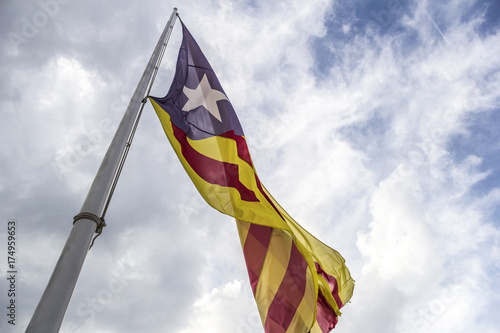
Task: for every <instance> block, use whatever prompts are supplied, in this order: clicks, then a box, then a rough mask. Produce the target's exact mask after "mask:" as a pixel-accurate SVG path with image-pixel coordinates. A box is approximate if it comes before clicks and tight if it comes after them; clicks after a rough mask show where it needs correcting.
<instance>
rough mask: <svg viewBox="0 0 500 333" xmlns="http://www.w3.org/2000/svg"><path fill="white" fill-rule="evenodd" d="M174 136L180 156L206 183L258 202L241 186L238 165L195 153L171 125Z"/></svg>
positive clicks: (176, 128)
mask: <svg viewBox="0 0 500 333" xmlns="http://www.w3.org/2000/svg"><path fill="white" fill-rule="evenodd" d="M172 129H173V132H174V136H175V138H176V139H177V141H179V143H180V144H181V150H182V155H183V156H184V158H185V159H186V161H187V162H188V163H189V165H190V166H191V168H193V170H194V171H195V172H196V173H197V174H198V176H200V177H201V178H202V179H203V180H205V181H206V182H208V183H211V184H216V185H220V186H225V187H232V188H234V189H236V190H237V191H238V192H239V193H240V195H241V199H242V200H245V201H250V202H252V201H259V199H257V196H256V195H255V193H254V192H253V191H252V190H250V189H248V188H247V187H246V186H245V185H243V184H242V183H241V181H240V179H239V170H238V165H237V164H233V163H228V162H220V161H217V160H215V159H213V158H210V157H208V156H205V155H203V154H201V153H199V152H198V151H196V150H195V149H194V148H193V147H191V145H190V144H189V142H188V140H187V136H186V133H185V132H184V131H183V130H181V129H180V128H178V127H177V126H175V125H174V123H172Z"/></svg>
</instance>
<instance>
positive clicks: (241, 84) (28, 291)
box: [0, 0, 500, 333]
mask: <svg viewBox="0 0 500 333" xmlns="http://www.w3.org/2000/svg"><path fill="white" fill-rule="evenodd" d="M174 6H177V7H178V8H179V13H180V15H181V18H182V19H183V21H184V22H185V24H186V25H187V27H188V29H190V31H191V33H192V34H193V36H194V37H195V39H196V40H197V41H198V43H199V44H200V46H201V48H202V50H203V51H204V53H205V55H206V56H207V58H208V59H209V61H210V62H211V64H212V66H213V68H214V70H215V71H216V73H217V74H218V77H219V80H220V81H221V83H222V85H223V87H224V89H225V91H226V93H227V95H228V97H229V99H230V100H231V102H232V103H233V105H234V107H235V110H236V112H237V113H238V115H239V118H240V122H241V123H242V126H243V129H244V131H245V134H246V137H247V141H248V143H249V146H250V150H251V153H252V157H253V160H254V163H255V165H256V168H257V171H258V173H259V176H260V178H261V180H262V181H263V183H264V184H265V185H266V187H267V188H268V189H269V191H270V192H271V193H272V194H273V196H274V197H275V198H276V199H277V200H278V201H279V202H280V203H281V205H282V206H283V207H284V208H285V209H287V211H288V212H289V213H290V214H291V215H292V216H293V217H294V218H295V219H296V220H297V221H298V222H299V223H301V224H302V225H303V226H304V227H306V228H307V229H308V230H309V231H310V232H311V233H313V234H314V235H316V236H318V238H320V239H321V240H322V241H324V242H325V243H327V244H329V245H330V246H331V247H333V248H335V249H337V250H338V251H339V252H340V253H341V254H342V255H343V256H344V257H345V259H346V261H347V265H348V267H349V268H350V270H351V274H352V276H353V277H354V279H355V280H356V288H355V291H354V296H353V298H352V300H351V303H350V304H348V305H347V306H346V307H344V309H343V315H342V317H341V318H340V321H339V324H338V326H337V328H336V329H335V330H334V332H339V333H340V332H375V333H378V332H380V333H387V332H471V331H472V332H485V333H488V332H500V318H499V317H498V309H499V308H500V264H499V263H500V237H499V236H500V209H498V204H499V202H500V188H499V185H500V182H499V180H500V170H499V167H498V164H499V150H500V144H499V142H500V134H499V133H500V131H499V128H500V114H499V107H500V57H499V56H498V54H500V34H499V29H500V4H499V2H498V1H494V0H491V1H474V0H460V1H453V2H451V1H445V2H440V3H435V2H428V1H423V0H422V1H420V0H404V1H403V0H399V1H398V0H394V1H381V0H376V1H367V0H355V1H350V2H344V3H342V2H338V1H327V0H311V1H286V2H285V1H260V0H257V1H249V0H248V1H243V0H241V1H203V2H202V1H191V0H186V1H182V2H173V1H170V0H169V1H141V2H137V1H129V0H126V1H95V0H90V1H85V2H77V1H72V0H64V1H63V0H41V1H39V2H37V1H29V2H24V1H14V0H4V1H1V2H0V32H1V35H0V44H1V46H0V54H1V62H0V77H1V79H0V112H1V116H2V119H1V121H0V129H1V131H0V142H1V145H0V219H1V220H2V223H1V225H0V227H1V230H0V242H1V244H3V245H2V249H1V250H0V251H3V253H0V277H2V276H5V274H6V273H5V272H6V270H7V266H6V249H5V240H6V228H7V227H6V226H7V221H9V220H10V219H15V220H16V221H17V226H18V230H17V237H18V246H17V253H18V258H17V259H18V271H19V275H18V282H17V283H18V285H17V289H18V298H17V302H18V308H17V311H18V312H17V325H16V326H15V327H11V325H8V324H7V320H6V316H5V315H2V316H1V318H2V319H1V321H0V330H1V331H2V332H23V331H24V329H25V327H26V325H27V324H28V322H29V320H30V318H31V315H32V313H33V311H34V309H35V307H36V305H37V303H38V301H39V298H40V296H41V294H42V293H43V290H44V288H45V286H46V284H47V282H48V279H49V277H50V274H51V273H52V270H53V268H54V265H55V263H56V261H57V259H58V257H59V255H60V253H61V250H62V247H63V245H64V243H65V241H66V239H67V236H68V234H69V231H70V229H71V223H72V219H73V216H74V215H76V214H77V213H78V212H79V210H80V208H81V205H82V204H83V200H84V198H85V196H86V194H87V191H88V189H89V187H90V184H91V182H92V180H93V177H94V175H95V173H96V171H97V168H98V166H99V164H100V162H101V160H102V157H103V155H104V153H105V151H106V149H107V146H108V145H109V143H110V141H111V138H112V136H113V134H114V130H115V129H116V127H117V125H118V123H119V121H120V119H121V116H122V114H123V112H124V110H125V107H126V105H127V104H128V100H129V99H130V97H131V95H132V93H133V91H134V89H135V87H136V85H137V82H138V80H139V78H140V76H141V74H142V71H143V70H144V67H145V65H146V62H147V60H148V59H149V56H150V54H151V52H152V50H153V48H154V46H155V44H156V41H157V39H158V37H159V35H160V33H161V30H162V29H163V27H164V25H165V24H166V22H167V19H168V17H169V15H170V14H171V11H172V8H173V7H174ZM180 40H181V30H180V24H178V23H177V24H176V26H175V29H174V32H173V34H172V37H171V40H170V44H169V46H168V49H167V52H166V54H165V57H164V60H163V64H162V68H161V70H160V72H159V74H158V77H157V80H156V82H155V85H154V87H153V91H152V92H153V93H152V94H153V95H155V96H163V95H164V94H165V93H166V91H167V89H168V87H169V85H170V83H171V80H172V76H173V71H174V69H175V61H176V56H177V52H178V47H179V44H180ZM106 222H107V224H108V226H107V227H106V228H105V230H104V232H103V234H102V236H100V237H99V238H98V239H97V240H96V244H95V245H94V247H93V248H92V249H91V250H90V252H89V254H88V256H87V259H86V261H85V264H84V267H83V270H82V272H81V275H80V278H79V281H78V284H77V286H76V289H75V291H74V294H73V298H72V301H71V303H70V306H69V308H68V311H67V314H66V317H65V321H64V323H63V326H62V329H61V332H67V333H70V332H139V331H140V332H178V333H195V332H210V333H212V332H214V333H215V332H237V333H247V332H263V329H262V326H261V323H260V320H259V318H258V315H257V308H256V305H255V303H254V300H253V298H252V294H251V290H250V288H249V285H248V276H247V273H246V266H245V263H244V259H243V255H242V251H241V248H240V244H239V239H238V235H237V231H236V226H235V224H234V221H233V220H232V219H231V218H230V217H227V216H224V215H221V214H220V213H218V212H216V211H214V210H212V209H211V208H209V207H208V206H207V205H206V204H205V203H204V202H202V201H201V200H200V198H199V196H198V193H197V192H196V190H195V188H194V186H193V185H192V183H191V182H190V180H189V178H188V176H187V175H186V174H185V172H184V170H183V169H182V167H181V165H180V163H179V161H178V160H177V158H176V156H175V154H174V152H173V150H172V148H171V147H170V145H169V143H168V141H167V139H166V137H165V134H164V133H163V130H162V128H161V125H160V122H159V121H158V119H157V116H156V115H155V113H154V112H153V109H152V107H151V105H149V104H148V105H147V106H146V108H145V110H144V114H143V117H142V119H141V122H140V124H139V128H138V131H137V134H136V138H135V141H134V143H133V145H132V148H131V151H130V154H129V157H128V160H127V162H126V165H125V168H124V171H123V174H122V177H121V179H120V182H119V184H118V187H117V190H116V193H115V195H114V197H113V201H112V203H111V206H110V208H109V211H108V213H107V216H106ZM4 280H5V278H2V279H1V282H0V288H1V290H0V305H1V307H2V308H3V307H4V305H6V302H7V301H8V298H7V296H6V290H7V285H6V281H4ZM4 303H5V304H4Z"/></svg>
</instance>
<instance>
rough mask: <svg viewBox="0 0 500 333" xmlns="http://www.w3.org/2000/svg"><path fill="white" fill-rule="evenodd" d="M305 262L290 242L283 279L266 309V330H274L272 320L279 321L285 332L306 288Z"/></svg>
mask: <svg viewBox="0 0 500 333" xmlns="http://www.w3.org/2000/svg"><path fill="white" fill-rule="evenodd" d="M306 278H307V262H306V260H305V259H304V257H302V254H301V253H300V252H299V250H298V249H297V246H296V245H295V243H294V242H292V248H291V251H290V259H289V261H288V267H287V269H286V272H285V275H284V276H283V280H282V281H281V284H280V286H279V288H278V291H277V292H276V295H275V296H274V299H273V301H272V303H271V305H270V306H269V310H268V311H267V318H266V323H265V331H266V332H274V331H273V330H271V328H272V327H273V326H274V325H273V323H272V322H273V321H274V322H276V323H279V324H280V325H281V326H282V327H283V332H286V330H287V329H288V326H290V323H291V322H292V319H293V317H294V316H295V312H296V311H297V308H298V306H299V305H300V302H301V301H302V299H303V297H304V293H305V290H306Z"/></svg>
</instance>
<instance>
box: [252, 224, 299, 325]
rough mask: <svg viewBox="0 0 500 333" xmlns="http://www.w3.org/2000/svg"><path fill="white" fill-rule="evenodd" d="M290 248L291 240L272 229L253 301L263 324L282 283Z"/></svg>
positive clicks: (279, 230) (281, 231)
mask: <svg viewBox="0 0 500 333" xmlns="http://www.w3.org/2000/svg"><path fill="white" fill-rule="evenodd" d="M291 248H292V238H291V237H290V236H289V235H288V234H286V232H284V231H283V230H281V229H273V233H272V236H271V241H270V244H269V248H268V251H267V256H266V260H265V262H264V265H263V267H262V272H261V274H260V278H259V283H258V284H257V289H256V291H255V300H256V301H257V305H258V308H259V313H260V317H261V319H262V323H265V321H266V317H267V311H268V309H269V306H270V305H271V303H272V302H273V300H274V295H276V292H277V291H278V289H279V287H280V285H281V282H282V281H283V276H284V275H285V272H286V270H287V267H288V261H289V259H290V250H291Z"/></svg>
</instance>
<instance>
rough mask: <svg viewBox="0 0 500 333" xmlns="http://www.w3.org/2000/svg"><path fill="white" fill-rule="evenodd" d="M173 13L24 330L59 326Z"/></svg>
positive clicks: (44, 331)
mask: <svg viewBox="0 0 500 333" xmlns="http://www.w3.org/2000/svg"><path fill="white" fill-rule="evenodd" d="M176 15H177V8H174V9H173V12H172V15H171V16H170V19H169V20H168V23H167V25H166V26H165V29H164V30H163V33H162V35H161V36H160V39H159V40H158V43H157V45H156V47H155V49H154V51H153V54H152V55H151V58H150V59H149V62H148V64H147V66H146V69H145V70H144V73H143V75H142V78H141V80H140V81H139V84H138V85H137V88H136V90H135V92H134V95H133V96H132V99H131V100H130V103H129V105H128V107H127V110H126V111H125V114H124V116H123V118H122V120H121V122H120V125H119V126H118V129H117V130H116V133H115V136H114V138H113V140H112V142H111V144H110V145H109V148H108V151H107V152H106V155H105V156H104V159H103V160H102V162H101V166H100V167H99V170H98V171H97V174H96V176H95V178H94V182H93V183H92V185H91V187H90V190H89V192H88V194H87V197H86V199H85V201H84V203H83V206H82V209H81V211H80V213H79V214H78V215H77V216H75V218H74V222H73V228H72V229H71V232H70V234H69V236H68V239H67V241H66V244H65V245H64V248H63V250H62V252H61V256H60V257H59V260H58V262H57V264H56V266H55V268H54V271H53V273H52V276H51V277H50V280H49V282H48V284H47V287H46V288H45V291H44V293H43V295H42V297H41V299H40V302H39V303H38V306H37V307H36V309H35V312H34V313H33V316H32V318H31V321H30V323H29V325H28V327H27V329H26V333H55V332H58V331H59V329H60V327H61V324H62V321H63V319H64V315H65V314H66V310H67V308H68V305H69V302H70V299H71V295H72V294H73V290H74V288H75V285H76V282H77V280H78V275H79V274H80V271H81V269H82V266H83V262H84V260H85V257H86V255H87V252H88V250H89V246H90V242H91V240H92V236H93V235H94V233H96V232H97V233H98V234H100V232H101V231H102V228H103V227H104V226H105V224H104V215H105V212H106V209H107V206H108V204H109V200H110V199H111V195H112V193H113V190H114V186H115V185H116V181H117V177H118V176H119V173H120V171H121V168H122V166H123V162H124V158H125V157H126V155H127V152H128V149H129V147H130V142H131V139H132V137H133V135H134V132H135V128H136V126H137V121H138V119H139V116H140V111H141V110H142V107H143V106H144V104H145V103H146V99H145V97H146V92H147V91H148V86H149V85H150V82H151V78H152V76H153V72H154V71H155V70H157V69H158V67H159V59H160V57H161V55H163V53H164V49H165V47H166V43H167V40H168V37H169V36H170V33H171V32H172V29H173V26H174V23H175V18H176Z"/></svg>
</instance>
